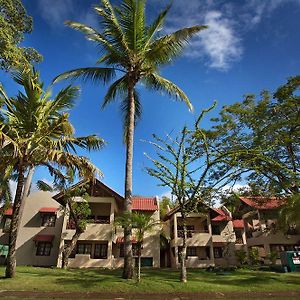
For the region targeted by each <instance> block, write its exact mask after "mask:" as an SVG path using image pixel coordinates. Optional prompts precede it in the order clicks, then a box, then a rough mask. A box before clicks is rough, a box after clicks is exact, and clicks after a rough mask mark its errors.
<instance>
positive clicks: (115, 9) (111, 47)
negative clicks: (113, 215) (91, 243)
mask: <svg viewBox="0 0 300 300" xmlns="http://www.w3.org/2000/svg"><path fill="white" fill-rule="evenodd" d="M145 6H146V0H123V1H122V2H121V4H120V5H119V6H113V5H112V4H111V3H110V1H109V0H101V4H100V5H97V6H95V7H94V10H95V12H96V13H97V14H98V16H99V23H100V26H101V30H100V31H97V30H96V29H94V28H92V27H90V26H86V25H84V24H81V23H78V22H71V21H68V22H66V24H67V25H69V26H70V27H72V28H74V29H75V30H79V31H81V32H83V33H84V34H85V36H86V38H87V39H88V40H91V41H93V42H95V43H97V44H98V46H99V47H100V49H101V53H102V55H101V57H100V58H99V59H98V61H97V64H102V65H103V66H96V67H89V68H79V69H74V70H71V71H68V72H65V73H63V74H61V75H59V76H58V77H56V78H55V79H54V82H56V81H58V80H61V79H67V78H73V79H74V78H75V79H76V78H81V79H83V80H91V81H93V82H96V83H97V82H101V83H104V84H105V83H108V82H110V81H111V80H113V79H116V78H117V79H116V80H115V81H114V82H113V83H112V84H111V85H110V87H109V88H108V91H107V94H106V96H105V97H104V102H103V105H102V106H103V107H106V105H108V104H109V103H111V102H113V101H115V100H117V99H119V100H120V101H121V108H122V110H123V111H124V126H123V127H124V137H125V143H126V171H125V211H126V212H127V213H130V212H131V198H132V160H133V140H134V128H135V124H136V121H137V119H138V118H139V117H140V115H141V103H140V100H139V98H138V97H137V90H136V87H137V84H138V83H139V82H141V83H142V84H143V85H144V86H145V87H146V88H147V89H152V90H156V91H159V92H162V93H165V94H168V95H169V96H171V97H173V98H175V99H176V100H179V101H183V102H185V103H186V104H187V106H188V108H189V109H190V110H192V104H191V102H190V100H189V98H188V97H187V95H186V94H185V93H184V92H183V91H182V90H181V89H180V88H179V87H178V86H177V85H175V84H174V83H173V82H171V81H170V80H168V79H166V78H164V77H162V76H161V75H159V72H158V71H159V67H161V66H164V65H167V64H169V63H170V62H172V60H173V59H174V58H176V57H178V56H179V55H180V54H181V53H182V51H183V49H184V47H185V46H186V45H187V43H188V42H189V40H190V38H191V37H192V36H193V35H195V34H196V33H198V32H199V31H200V30H202V29H204V28H206V26H193V27H189V28H184V29H180V30H178V31H176V32H173V33H170V34H167V35H160V34H159V32H160V30H161V29H162V26H163V24H164V22H165V18H166V15H167V13H168V12H169V10H170V6H168V7H167V8H166V9H165V10H163V11H162V12H161V13H160V14H159V15H158V16H157V17H156V18H155V20H154V21H153V22H152V23H151V24H149V25H148V24H147V22H146V15H145ZM131 231H132V230H131V226H130V224H129V226H127V227H125V228H124V233H125V255H124V271H123V278H132V276H133V264H132V244H131Z"/></svg>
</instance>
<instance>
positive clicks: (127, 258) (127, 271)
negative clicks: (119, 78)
mask: <svg viewBox="0 0 300 300" xmlns="http://www.w3.org/2000/svg"><path fill="white" fill-rule="evenodd" d="M128 86H129V87H128V101H129V120H128V123H129V124H128V132H127V136H126V174H125V213H128V214H130V213H131V203H132V160H133V138H134V115H135V103H134V85H133V84H130V83H129V84H128ZM131 236H132V225H131V224H128V225H127V226H125V228H124V269H123V278H125V279H132V278H133V259H132V242H131Z"/></svg>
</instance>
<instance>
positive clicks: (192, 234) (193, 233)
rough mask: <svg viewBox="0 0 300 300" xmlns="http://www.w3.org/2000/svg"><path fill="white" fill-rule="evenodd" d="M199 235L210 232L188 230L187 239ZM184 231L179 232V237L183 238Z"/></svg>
mask: <svg viewBox="0 0 300 300" xmlns="http://www.w3.org/2000/svg"><path fill="white" fill-rule="evenodd" d="M197 233H208V230H205V229H203V230H187V238H192V237H193V236H194V235H195V234H197ZM183 235H184V231H183V230H177V237H179V238H183Z"/></svg>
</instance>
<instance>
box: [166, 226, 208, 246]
mask: <svg viewBox="0 0 300 300" xmlns="http://www.w3.org/2000/svg"><path fill="white" fill-rule="evenodd" d="M177 237H178V239H177V242H176V243H175V239H173V240H172V241H171V246H175V244H176V245H177V246H181V245H182V243H183V241H182V240H183V239H182V238H183V231H182V230H178V231H177ZM210 238H211V235H210V233H209V232H208V230H205V229H203V230H188V231H187V240H186V243H187V245H188V246H200V247H202V246H206V245H207V244H208V243H209V240H210Z"/></svg>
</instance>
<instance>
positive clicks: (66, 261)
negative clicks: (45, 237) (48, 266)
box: [61, 230, 81, 269]
mask: <svg viewBox="0 0 300 300" xmlns="http://www.w3.org/2000/svg"><path fill="white" fill-rule="evenodd" d="M80 235H81V231H80V232H79V231H77V230H76V232H75V233H74V235H73V236H72V240H71V243H70V244H68V245H66V246H65V247H64V250H63V253H62V263H61V268H62V269H66V268H67V267H68V264H69V256H70V255H71V253H72V251H73V250H74V248H75V246H76V243H77V241H78V239H79V237H80Z"/></svg>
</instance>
